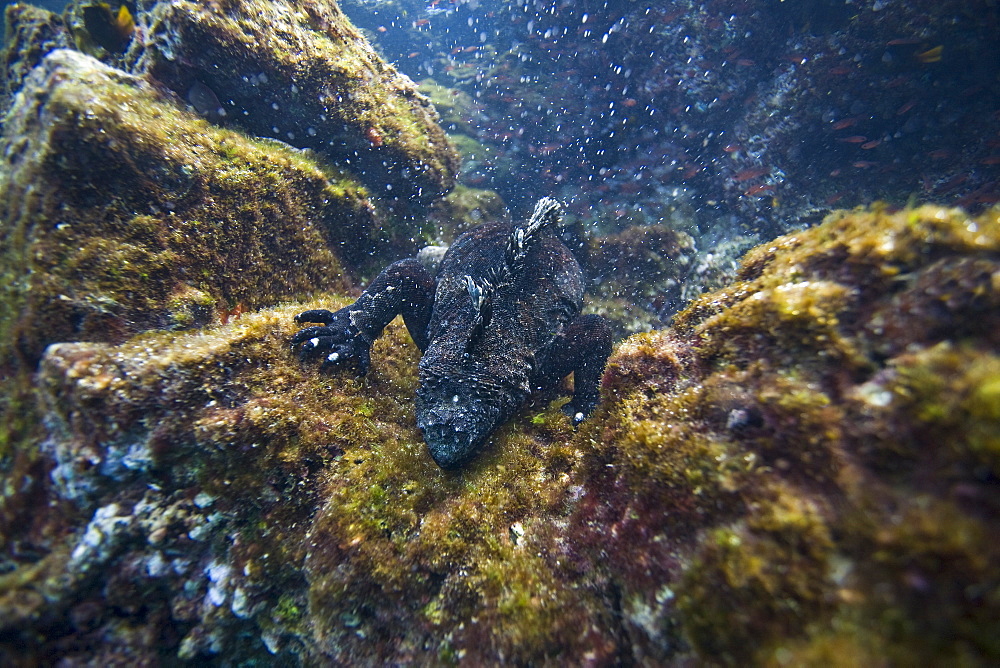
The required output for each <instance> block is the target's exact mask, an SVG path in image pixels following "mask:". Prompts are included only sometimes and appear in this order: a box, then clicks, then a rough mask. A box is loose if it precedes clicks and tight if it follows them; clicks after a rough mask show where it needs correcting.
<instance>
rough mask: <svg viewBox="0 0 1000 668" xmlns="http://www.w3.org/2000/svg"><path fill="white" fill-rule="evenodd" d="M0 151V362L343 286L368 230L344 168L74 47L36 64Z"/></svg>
mask: <svg viewBox="0 0 1000 668" xmlns="http://www.w3.org/2000/svg"><path fill="white" fill-rule="evenodd" d="M0 151H2V156H3V160H4V169H2V170H0V192H2V193H3V197H2V198H0V224H2V227H0V235H2V239H3V244H2V251H0V253H2V267H3V277H4V279H3V283H2V286H0V289H2V293H3V297H2V299H0V309H2V310H0V341H2V343H0V347H2V350H3V351H4V352H3V356H4V357H5V358H6V359H7V360H8V361H7V362H6V364H9V363H10V360H11V358H10V355H11V353H12V352H13V350H12V347H13V349H16V352H17V355H18V359H21V360H23V361H24V362H25V363H26V364H28V365H29V367H30V365H31V364H33V362H34V361H35V360H37V359H38V356H39V355H40V353H41V351H42V350H43V349H44V347H45V346H46V345H47V344H48V343H50V342H54V341H74V340H92V341H121V340H123V339H124V338H126V337H127V336H129V335H131V334H133V333H135V332H138V331H142V330H146V329H157V328H168V329H169V328H177V327H185V326H191V325H203V324H205V323H206V322H208V321H209V320H211V319H212V317H214V316H215V313H216V311H217V310H224V309H229V308H231V307H233V306H235V305H237V304H242V305H243V307H244V308H256V307H259V306H263V305H266V304H273V303H275V302H276V301H278V300H279V299H281V298H287V297H291V296H294V295H304V294H307V293H310V292H312V291H314V290H316V289H317V288H326V289H344V288H346V286H347V283H346V281H345V280H344V279H343V277H342V270H341V261H340V260H341V257H343V256H348V255H349V254H348V253H345V252H343V251H342V250H341V249H345V248H352V249H353V250H354V252H355V253H363V252H365V244H364V242H363V240H364V238H365V237H369V238H370V235H373V234H375V235H377V234H378V232H377V230H376V228H377V226H378V222H377V221H378V217H377V214H376V212H375V208H374V206H373V205H372V203H371V202H370V201H369V199H368V197H367V192H366V190H365V189H364V188H363V187H361V186H360V185H358V184H357V183H356V182H355V181H354V180H352V179H351V178H350V177H349V176H347V175H345V174H342V173H339V172H337V171H335V170H331V169H329V168H326V167H323V166H322V165H321V164H320V163H317V162H315V161H314V160H312V159H311V158H310V157H309V156H308V155H305V154H303V153H301V152H299V151H296V150H294V149H291V148H290V147H287V146H281V145H277V144H275V143H273V142H260V141H254V140H251V139H248V138H247V137H245V136H244V135H241V134H238V133H235V132H231V131H227V130H222V129H219V128H217V127H214V126H212V125H210V124H209V123H207V122H206V121H204V120H202V119H200V118H198V117H197V116H196V115H194V114H191V113H189V112H185V111H181V110H179V109H177V108H176V107H175V106H174V105H173V104H172V103H171V101H170V100H168V99H165V98H163V97H162V96H161V95H159V94H158V93H157V92H156V91H155V89H153V88H151V87H150V86H149V85H148V84H146V83H144V82H143V81H141V80H139V79H137V78H135V77H132V76H130V75H127V74H124V73H122V72H120V71H118V70H114V69H111V68H109V67H107V66H105V65H102V64H101V63H99V62H98V61H96V60H94V59H92V58H90V57H88V56H84V55H82V54H79V53H76V52H73V51H67V50H59V51H55V52H53V53H51V54H50V55H49V56H48V57H47V58H45V59H44V60H43V62H42V64H41V65H40V66H39V67H38V68H36V69H35V70H34V71H33V72H32V74H31V76H30V77H29V78H28V81H27V83H26V84H25V86H24V88H23V90H22V91H21V93H20V94H19V95H18V96H17V100H16V102H15V104H14V106H13V108H12V110H11V112H10V114H9V115H8V117H7V121H6V125H5V134H4V136H3V139H2V140H0ZM359 241H361V242H362V243H360V244H359V243H358V242H359ZM348 242H350V246H348V245H347V244H348ZM338 256H340V257H338ZM351 257H356V256H351Z"/></svg>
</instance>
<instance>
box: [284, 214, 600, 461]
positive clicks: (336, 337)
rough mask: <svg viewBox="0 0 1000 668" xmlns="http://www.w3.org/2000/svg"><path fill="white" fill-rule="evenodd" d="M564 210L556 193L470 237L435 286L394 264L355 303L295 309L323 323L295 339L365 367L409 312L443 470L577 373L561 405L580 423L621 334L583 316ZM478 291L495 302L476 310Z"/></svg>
mask: <svg viewBox="0 0 1000 668" xmlns="http://www.w3.org/2000/svg"><path fill="white" fill-rule="evenodd" d="M560 210H561V206H560V205H559V204H558V203H557V202H555V200H551V199H548V198H546V199H543V200H542V201H541V202H539V205H538V207H536V210H535V215H533V216H532V219H531V221H529V222H528V223H527V224H522V225H518V226H515V225H512V224H510V223H487V224H485V225H480V226H479V227H476V228H474V229H472V230H470V231H468V232H466V233H465V234H463V235H462V236H460V237H459V238H458V239H457V240H456V241H455V243H454V244H453V245H452V246H451V248H450V249H449V250H448V252H447V254H446V255H445V257H444V259H443V260H442V262H441V266H440V268H439V270H438V278H437V281H436V282H435V280H434V278H433V277H432V276H431V275H430V273H429V272H428V271H427V270H426V269H425V268H424V267H423V265H421V264H420V263H419V262H417V261H416V260H414V259H407V260H400V261H399V262H395V263H393V264H391V265H389V266H388V267H387V268H386V269H385V270H384V271H383V272H382V273H381V274H379V275H378V277H377V278H376V279H375V280H374V281H372V284H371V285H370V286H369V287H368V289H367V290H365V292H364V293H363V294H362V295H361V297H359V298H358V300H357V301H356V302H354V303H353V304H351V305H350V306H347V307H345V308H343V309H341V310H339V311H337V312H335V313H334V312H330V311H325V310H316V311H306V312H305V313H301V314H299V315H298V316H296V318H295V320H296V322H320V323H323V326H321V327H307V328H305V329H303V330H301V331H299V332H297V333H296V334H295V335H294V336H293V337H292V339H291V343H292V346H293V347H295V348H297V349H298V351H299V354H300V355H301V356H302V357H303V358H304V359H310V358H323V366H334V365H343V364H348V365H353V366H355V367H356V369H357V370H358V371H359V372H360V373H361V374H364V373H365V372H366V371H367V370H368V366H369V364H370V358H369V350H370V348H371V344H372V342H373V341H374V340H375V338H377V337H378V336H379V334H381V332H382V329H383V328H384V327H385V326H386V325H387V324H388V323H389V321H391V320H392V319H393V318H394V317H395V316H396V315H397V314H401V315H402V316H403V319H404V321H405V322H406V326H407V328H408V329H409V331H410V335H411V336H412V337H413V340H414V342H415V343H416V344H417V346H418V347H419V348H420V350H421V351H422V352H423V357H422V358H421V360H420V386H419V389H418V390H417V400H416V409H417V425H418V426H419V427H420V429H421V431H422V432H423V434H424V440H425V441H426V443H427V446H428V448H429V450H430V453H431V456H432V457H433V458H434V460H435V461H436V462H437V463H438V465H440V466H441V467H442V468H455V467H458V466H461V465H462V464H463V463H465V462H467V461H468V460H470V459H471V458H472V457H474V456H475V455H476V454H477V453H478V452H479V451H480V450H481V449H482V447H483V445H484V443H485V442H486V440H487V439H488V438H489V436H490V435H491V434H492V433H493V432H494V431H495V430H496V428H497V427H499V426H500V425H501V424H503V423H504V422H505V421H506V420H507V419H508V418H510V416H511V415H512V414H513V413H514V412H515V411H517V410H518V408H520V406H521V405H523V403H524V401H525V399H526V398H527V397H528V395H529V394H530V393H531V391H532V390H534V389H537V388H540V387H544V386H547V385H551V384H554V383H556V382H558V381H559V380H561V379H562V378H563V377H565V376H566V375H568V374H569V373H570V372H573V373H574V392H573V399H572V400H571V401H570V403H569V404H567V405H566V406H565V407H564V409H563V410H564V411H565V412H566V413H567V414H568V415H570V416H571V417H572V420H573V422H574V424H575V423H579V422H580V421H582V420H583V419H584V418H585V417H586V416H587V415H589V414H590V413H591V411H593V409H594V408H595V407H596V406H597V403H598V401H599V399H600V393H599V390H600V379H601V374H602V372H603V371H604V366H605V363H606V362H607V359H608V356H609V355H610V354H611V340H612V336H611V329H610V327H609V326H608V324H607V322H606V321H605V320H604V318H602V317H600V316H596V315H587V316H581V315H580V308H581V307H582V305H583V274H582V272H581V271H580V266H579V264H577V261H576V259H575V258H574V257H573V255H572V254H571V253H570V251H569V249H568V248H566V246H565V245H564V244H563V243H562V241H560V240H559V238H558V237H557V236H556V235H555V234H554V233H553V228H554V227H555V225H556V223H557V221H558V216H559V212H560ZM543 218H545V219H544V220H543ZM533 222H534V223H542V224H540V225H536V226H535V228H538V229H535V228H533V227H532V223H533ZM532 229H534V230H535V231H534V232H530V230H532ZM519 230H520V232H519ZM525 233H527V237H526V238H524V239H519V237H518V235H519V234H521V235H522V236H523V235H524V234H525ZM479 294H485V295H487V298H486V299H485V300H484V302H483V304H482V305H481V307H480V308H478V309H477V306H476V301H475V299H476V298H477V297H478V295H479Z"/></svg>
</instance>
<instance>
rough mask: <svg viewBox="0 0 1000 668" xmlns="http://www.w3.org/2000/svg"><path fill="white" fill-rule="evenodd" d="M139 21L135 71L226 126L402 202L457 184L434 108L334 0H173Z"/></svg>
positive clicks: (426, 198) (428, 198)
mask: <svg viewBox="0 0 1000 668" xmlns="http://www.w3.org/2000/svg"><path fill="white" fill-rule="evenodd" d="M141 20H142V21H143V22H144V23H145V25H146V28H145V31H144V34H143V35H142V37H141V39H139V40H135V43H134V45H133V46H132V47H131V49H130V51H129V53H128V54H127V55H126V61H127V62H128V67H129V69H130V70H131V71H133V72H135V73H141V74H143V75H144V76H145V77H147V78H149V79H150V80H152V81H156V82H158V83H160V84H163V85H166V86H168V87H169V88H170V89H171V90H173V91H175V92H176V93H177V94H178V95H179V96H180V97H181V98H184V99H187V100H188V101H190V102H192V104H194V105H195V106H196V107H202V108H203V109H204V111H205V112H206V113H208V114H210V115H214V116H216V117H219V116H222V117H221V118H220V119H219V120H220V122H221V123H223V124H225V125H231V126H234V127H239V128H242V129H244V130H245V131H247V132H249V133H251V134H254V135H257V136H262V137H273V138H275V139H279V140H281V141H284V142H288V143H290V144H292V145H294V146H297V147H300V148H311V149H314V150H316V151H317V152H319V153H322V154H324V155H326V156H328V157H329V158H330V159H332V160H333V161H335V162H337V163H338V164H340V165H341V166H343V167H345V168H347V169H350V170H351V171H352V172H353V173H355V174H357V175H358V176H359V177H360V178H361V179H362V181H363V182H364V183H365V184H366V185H368V186H369V187H370V188H372V189H373V190H374V191H375V193H376V194H377V195H378V196H380V197H384V198H386V199H389V200H398V201H399V203H400V204H402V205H404V206H405V205H406V204H407V203H408V202H409V201H410V200H412V201H416V202H422V203H430V202H432V201H433V200H435V199H437V198H438V197H440V196H442V195H444V194H445V193H447V192H448V191H449V190H450V189H451V188H452V186H453V185H454V184H455V176H456V174H457V172H458V156H457V154H456V153H455V152H454V150H453V149H452V148H451V146H450V144H449V143H448V139H447V137H446V136H445V134H444V132H443V131H442V130H441V128H440V127H439V126H438V124H437V121H438V116H437V113H436V112H435V111H434V107H433V106H432V105H431V103H430V102H429V101H428V100H427V98H425V97H424V96H423V95H421V94H420V93H418V92H417V86H416V84H414V83H413V82H412V81H411V80H410V79H409V78H407V77H405V76H403V75H401V74H399V73H398V72H397V71H396V69H395V68H394V67H392V65H389V64H388V63H386V62H384V61H383V60H382V59H381V58H379V56H378V55H377V54H376V53H375V50H374V49H373V48H372V47H371V45H370V44H369V43H368V41H367V40H366V39H365V38H364V37H363V36H362V35H361V33H360V32H359V31H358V30H357V29H356V28H354V26H352V25H351V23H350V21H348V19H347V17H346V16H344V14H343V12H341V10H340V8H339V7H338V6H337V4H336V2H334V1H333V0H319V1H315V0H309V1H308V2H300V1H295V0H289V1H285V0H280V1H278V2H273V1H271V0H227V1H225V2H212V3H205V2H188V1H186V0H169V1H163V2H158V3H156V4H154V5H152V6H151V7H150V9H149V10H148V12H146V13H145V14H144V15H143V16H142V17H141ZM205 100H213V101H212V102H211V103H208V102H205Z"/></svg>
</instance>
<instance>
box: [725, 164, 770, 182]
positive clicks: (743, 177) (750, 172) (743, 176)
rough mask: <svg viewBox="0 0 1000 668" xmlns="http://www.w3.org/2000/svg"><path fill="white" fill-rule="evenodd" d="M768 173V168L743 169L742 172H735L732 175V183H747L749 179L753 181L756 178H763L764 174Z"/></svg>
mask: <svg viewBox="0 0 1000 668" xmlns="http://www.w3.org/2000/svg"><path fill="white" fill-rule="evenodd" d="M770 173H771V168H770V167H753V168H751V169H744V170H743V171H742V172H736V173H735V174H733V181H735V182H736V183H743V182H744V181H749V180H750V179H755V178H757V177H758V176H764V175H765V174H770Z"/></svg>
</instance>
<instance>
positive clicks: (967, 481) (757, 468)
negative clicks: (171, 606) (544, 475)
mask: <svg viewBox="0 0 1000 668" xmlns="http://www.w3.org/2000/svg"><path fill="white" fill-rule="evenodd" d="M998 216H1000V212H998V211H997V210H993V211H991V212H988V213H986V214H984V215H982V216H980V217H978V218H970V217H969V216H967V215H966V214H964V213H963V212H961V211H959V210H947V209H942V208H938V207H922V208H917V209H907V210H903V211H899V212H895V213H890V212H888V211H885V210H884V209H883V208H879V207H875V208H873V209H871V210H857V211H852V212H841V213H838V214H834V215H832V216H830V217H829V218H828V219H827V220H826V221H825V222H824V223H823V224H822V225H819V226H817V227H815V228H812V229H807V230H804V231H801V232H798V233H795V234H793V235H788V236H785V237H781V238H778V239H776V240H774V241H773V242H771V243H768V244H765V245H762V246H759V247H757V248H755V249H754V250H752V251H751V252H749V253H748V254H747V255H746V257H745V258H744V261H743V266H742V268H741V270H740V272H739V275H738V279H737V280H736V281H735V282H734V283H733V284H732V285H730V286H728V287H725V288H723V289H721V290H718V291H716V292H714V293H710V294H707V295H705V296H703V297H701V298H699V299H698V300H696V301H695V302H694V303H693V304H692V305H691V306H690V307H688V308H687V309H686V310H685V311H683V312H681V313H680V314H679V315H678V316H677V317H676V318H675V320H674V322H675V327H674V329H673V330H672V331H671V332H669V333H654V334H649V335H639V336H634V337H632V338H631V339H629V340H628V341H627V342H626V343H625V344H623V345H622V346H621V347H620V348H619V349H618V352H617V354H616V355H615V356H613V357H612V359H611V360H610V361H609V365H608V370H607V373H606V374H605V383H604V385H605V387H604V389H605V392H606V403H605V406H606V410H607V411H608V412H607V414H606V415H605V416H598V418H597V419H595V420H593V421H591V422H590V423H589V424H585V425H584V426H583V427H582V428H581V435H582V437H583V438H584V439H585V440H584V441H583V442H584V443H589V444H590V447H589V448H587V451H586V453H585V456H584V458H583V460H582V461H583V462H584V466H583V467H582V468H581V469H580V470H579V472H578V475H581V476H582V480H583V482H582V486H583V488H584V489H585V490H586V493H585V496H584V499H585V500H586V502H585V503H582V504H581V505H579V506H578V507H577V509H576V510H575V511H574V517H573V519H572V526H574V527H575V528H573V529H570V530H569V532H568V535H569V536H576V537H577V540H576V541H574V542H576V543H578V544H579V545H580V546H581V548H582V549H583V550H584V551H585V553H586V554H588V555H591V556H590V559H591V560H593V561H595V562H599V559H600V555H603V554H627V555H629V559H628V560H627V562H624V563H622V564H620V565H615V564H610V565H604V566H602V568H601V570H600V573H602V577H603V578H606V581H607V583H608V585H607V586H609V587H613V588H614V589H615V590H616V591H620V592H621V593H622V595H623V597H625V599H626V600H632V601H633V603H632V607H633V608H634V609H635V610H638V611H640V612H641V614H635V613H633V614H626V615H625V617H624V620H623V623H624V624H625V626H626V628H629V629H630V631H629V638H630V639H631V641H632V644H633V649H634V651H636V652H637V653H641V655H643V656H646V657H651V658H652V659H653V660H654V661H667V660H683V658H684V657H685V656H688V653H689V652H690V651H693V652H694V654H695V656H697V657H698V658H699V659H700V660H704V661H709V662H712V663H724V664H731V665H744V664H747V663H781V664H800V663H810V662H816V663H831V662H832V663H835V664H842V665H851V662H852V661H855V660H862V661H865V662H869V663H871V662H889V663H897V662H900V663H914V662H920V661H930V662H939V663H949V662H955V661H958V662H969V663H972V664H989V663H993V662H995V661H997V659H998V658H1000V647H998V645H997V644H996V642H995V640H994V639H995V638H996V637H997V633H998V631H1000V629H998V627H997V622H996V620H997V619H1000V617H998V614H997V613H998V609H997V606H998V599H997V598H996V597H995V592H996V591H998V590H1000V568H998V567H997V566H996V564H997V563H1000V562H998V557H1000V552H998V550H997V547H996V545H995V543H993V542H991V541H989V540H988V539H986V538H985V536H987V535H990V533H995V531H996V529H997V521H998V519H1000V516H998V514H997V508H998V507H1000V497H998V495H997V490H996V486H995V484H994V482H995V476H996V468H995V467H996V461H997V460H996V459H995V451H996V443H997V438H998V434H1000V413H998V412H997V411H998V406H1000V404H998V402H997V393H996V392H995V391H994V389H995V388H994V386H995V385H996V383H997V376H996V372H997V363H996V353H995V351H996V348H997V343H998V341H997V331H998V326H1000V315H998V314H1000V303H998V301H997V294H998V293H997V291H996V288H995V285H996V281H997V276H1000V220H998ZM595 527H600V528H595ZM609 527H610V530H609ZM664 588H666V590H667V591H668V592H669V593H665V590H664ZM636 599H637V600H638V603H636V602H635V601H636ZM651 620H652V622H653V623H651Z"/></svg>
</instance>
